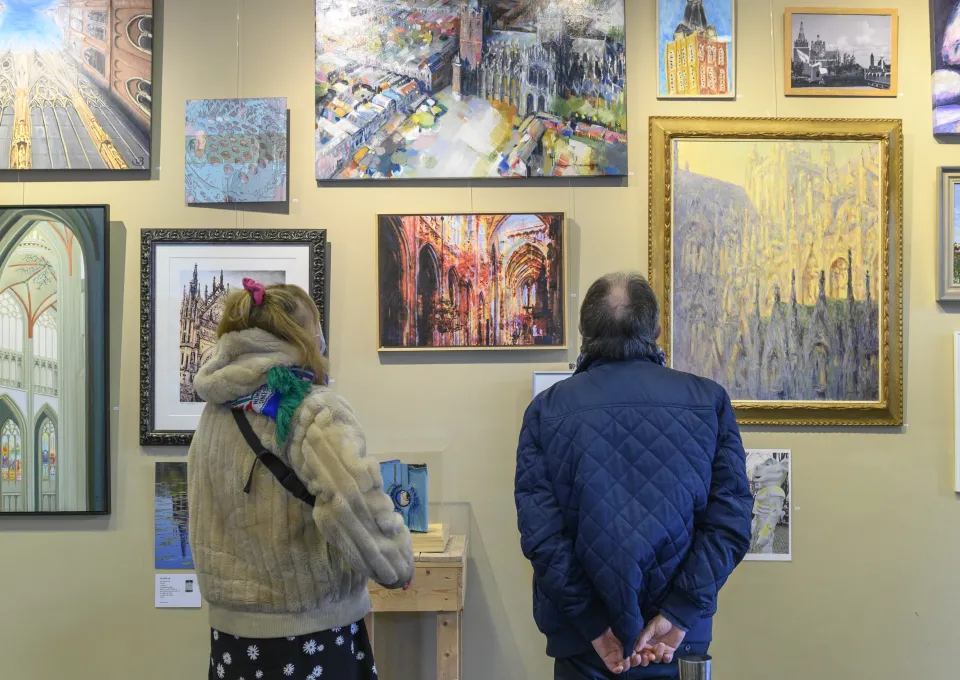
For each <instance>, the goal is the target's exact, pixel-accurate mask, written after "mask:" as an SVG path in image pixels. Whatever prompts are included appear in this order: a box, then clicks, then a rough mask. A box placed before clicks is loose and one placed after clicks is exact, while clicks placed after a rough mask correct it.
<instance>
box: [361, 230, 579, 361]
mask: <svg viewBox="0 0 960 680" xmlns="http://www.w3.org/2000/svg"><path fill="white" fill-rule="evenodd" d="M377 232H378V235H377V238H378V246H377V259H378V267H377V269H378V278H379V281H378V291H379V299H378V305H379V333H378V334H379V349H380V351H402V350H428V349H433V350H440V349H443V350H456V349H460V350H464V349H473V350H478V349H566V329H565V321H566V316H565V314H564V296H565V290H566V286H565V276H564V271H565V263H566V260H565V257H564V253H565V238H564V216H563V213H536V214H534V213H529V214H516V213H509V214H506V213H504V214H489V213H486V214H449V215H380V216H379V217H378V219H377Z"/></svg>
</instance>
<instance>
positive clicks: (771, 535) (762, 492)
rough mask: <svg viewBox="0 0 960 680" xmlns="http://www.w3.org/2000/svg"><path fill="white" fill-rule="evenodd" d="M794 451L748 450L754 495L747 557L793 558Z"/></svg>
mask: <svg viewBox="0 0 960 680" xmlns="http://www.w3.org/2000/svg"><path fill="white" fill-rule="evenodd" d="M790 472H791V468H790V452H789V451H787V450H770V449H764V450H760V449H755V450H749V449H748V450H747V478H748V479H749V480H750V493H751V494H752V495H753V521H752V523H751V525H750V551H749V552H748V553H747V557H746V559H747V560H753V561H757V562H790V561H791V560H792V559H793V552H792V544H793V540H792V539H793V536H792V533H791V530H790V486H791V479H792V477H791V474H790Z"/></svg>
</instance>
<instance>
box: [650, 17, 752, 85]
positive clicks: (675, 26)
mask: <svg viewBox="0 0 960 680" xmlns="http://www.w3.org/2000/svg"><path fill="white" fill-rule="evenodd" d="M733 27H734V0H657V31H658V50H659V69H658V70H659V76H658V80H659V82H658V86H657V88H658V92H657V94H658V96H659V97H660V98H661V99H669V98H679V99H684V98H686V99H712V98H717V99H724V98H726V99H731V98H733V97H735V96H736V78H735V74H734V64H735V61H736V52H735V45H734V38H733Z"/></svg>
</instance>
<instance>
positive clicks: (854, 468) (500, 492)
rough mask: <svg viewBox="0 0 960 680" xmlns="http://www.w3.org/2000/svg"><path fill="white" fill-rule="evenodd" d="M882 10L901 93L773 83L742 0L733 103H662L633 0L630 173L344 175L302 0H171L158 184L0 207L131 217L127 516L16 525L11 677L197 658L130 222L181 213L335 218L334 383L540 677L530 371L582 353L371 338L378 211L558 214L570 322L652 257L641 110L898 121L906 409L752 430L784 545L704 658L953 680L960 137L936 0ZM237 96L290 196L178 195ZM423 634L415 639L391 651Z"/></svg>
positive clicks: (161, 6)
mask: <svg viewBox="0 0 960 680" xmlns="http://www.w3.org/2000/svg"><path fill="white" fill-rule="evenodd" d="M823 4H835V3H823ZM883 4H884V5H885V6H895V7H898V8H899V10H900V90H901V92H900V96H898V97H897V98H895V99H869V100H868V99H814V98H789V99H787V98H785V97H784V96H783V94H782V92H783V75H782V73H783V64H782V60H783V49H782V39H783V36H782V33H783V27H782V24H783V21H782V18H783V9H784V7H785V3H784V2H782V0H776V1H773V0H740V2H739V8H738V9H739V11H738V14H739V16H738V21H737V37H738V44H737V58H738V83H737V90H738V96H737V99H736V101H732V102H709V103H703V102H682V101H658V100H657V99H656V96H655V95H656V57H657V55H656V49H655V47H654V46H655V29H654V1H653V0H626V5H627V43H628V78H629V121H630V133H629V134H630V156H629V161H630V170H631V176H630V177H628V178H627V179H626V180H624V181H623V182H619V181H614V182H611V181H601V182H590V181H579V182H575V183H568V182H529V183H528V182H516V183H513V184H504V183H500V184H495V185H491V184H489V183H481V182H475V183H472V184H471V183H466V182H453V183H439V184H406V185H399V184H376V185H372V184H364V185H363V186H360V185H351V186H337V187H335V188H333V187H330V186H323V187H317V185H316V183H315V181H314V179H313V177H314V168H313V128H314V123H313V107H312V97H313V94H312V93H313V88H312V78H313V73H312V71H313V59H314V56H313V50H314V36H313V2H312V0H283V2H269V3H268V2H262V1H261V0H203V1H202V2H200V1H197V0H167V1H166V2H160V0H158V6H157V17H158V20H157V25H158V26H159V31H160V35H159V40H158V43H159V44H160V45H161V46H162V53H161V52H160V50H158V53H157V55H156V57H155V58H156V59H157V61H158V63H159V64H160V71H159V78H158V81H157V82H158V83H159V85H158V86H155V99H154V110H155V112H156V113H155V115H156V118H155V122H154V130H155V132H154V145H155V146H154V148H155V158H154V166H155V167H154V172H153V175H154V178H153V179H152V180H151V181H131V182H126V181H91V182H85V181H80V182H76V181H71V182H66V181H30V182H22V183H21V182H18V181H5V182H0V204H4V205H6V204H21V203H27V204H38V203H39V204H42V203H108V204H110V206H111V213H112V218H113V220H115V221H116V222H117V224H115V225H114V231H113V238H114V241H113V243H114V246H115V250H114V252H113V258H112V259H113V265H114V269H113V271H112V275H113V278H112V288H113V289H112V295H113V306H112V308H111V310H110V312H111V323H112V333H111V336H112V338H113V339H114V342H115V345H114V352H113V355H114V365H113V366H112V375H111V383H112V385H113V387H112V401H111V404H113V405H115V408H114V411H113V412H112V428H113V431H112V434H113V442H114V443H113V446H114V451H113V462H114V468H113V476H112V484H113V510H114V512H113V514H112V516H111V517H109V518H103V519H97V518H94V519H79V520H75V519H56V520H50V519H29V520H27V519H22V520H21V519H18V520H5V521H4V522H3V524H2V536H0V556H2V559H0V565H2V567H0V574H2V576H0V584H2V585H0V640H3V649H4V654H3V657H2V659H0V677H3V678H11V679H13V678H16V679H21V678H22V679H25V680H26V679H30V680H47V679H52V678H62V677H71V678H79V679H81V680H92V679H93V678H97V679H98V680H99V679H103V680H121V679H126V678H130V677H136V678H142V679H143V680H167V679H168V678H184V679H188V678H200V677H203V675H204V674H205V673H206V670H205V669H206V664H207V656H206V655H207V652H208V629H207V627H206V612H205V611H164V610H155V609H154V608H153V573H154V572H153V561H152V560H153V554H152V548H153V535H152V534H153V475H154V463H155V462H156V461H157V460H171V459H177V457H178V455H179V454H180V453H182V454H184V455H185V451H183V452H178V451H172V450H169V449H167V450H163V449H142V448H141V447H140V446H139V445H138V443H137V442H138V439H137V404H138V398H139V380H138V376H139V361H140V357H139V328H140V321H139V318H140V309H139V275H140V270H139V245H140V238H139V232H140V230H142V229H151V228H179V227H206V228H234V227H241V228H253V227H261V228H324V229H327V230H328V238H329V241H330V243H331V253H332V267H331V270H332V278H331V282H330V291H331V296H332V297H331V320H330V327H331V338H330V346H331V348H332V374H333V377H334V379H335V380H336V383H335V387H336V388H337V389H338V390H339V391H340V392H341V393H342V394H343V395H344V396H346V397H347V398H348V399H349V400H350V401H351V402H352V403H353V404H354V406H355V407H356V409H357V411H358V413H359V415H360V417H361V420H362V422H363V423H364V425H365V427H366V430H367V434H368V438H369V450H370V451H371V452H372V453H374V454H375V455H378V456H382V457H388V456H389V457H397V456H412V455H414V454H416V455H419V456H420V457H423V458H425V459H427V460H428V461H429V462H431V464H432V465H433V466H434V467H432V469H433V470H435V472H434V476H435V477H439V480H438V479H436V478H435V479H433V480H432V484H433V485H435V486H438V488H439V495H440V496H441V497H442V500H444V501H446V502H447V503H449V504H451V505H450V508H449V511H450V512H451V513H452V516H453V517H454V521H455V523H456V524H457V525H459V526H458V527H456V528H459V529H461V530H466V531H467V532H468V533H469V538H470V560H469V567H468V568H469V576H468V592H467V602H466V611H465V618H464V628H463V632H464V678H465V680H486V679H489V678H496V679H497V680H513V679H517V680H520V679H528V678H529V679H531V680H533V679H540V678H545V677H548V676H549V674H550V663H549V661H548V660H547V659H546V658H545V656H544V651H543V650H544V640H543V638H542V637H541V636H540V635H539V633H538V632H537V630H536V628H535V626H534V623H533V620H532V617H531V604H530V577H531V570H530V567H529V565H528V564H527V562H526V561H525V560H524V558H523V556H522V555H521V553H520V549H519V537H518V533H517V530H516V513H515V510H514V505H513V496H512V487H513V474H514V453H515V444H516V436H517V433H518V429H519V425H520V419H521V416H522V412H523V409H524V407H525V406H526V404H527V403H528V401H529V398H530V392H531V374H532V372H533V371H534V370H544V369H561V368H565V367H566V364H567V362H568V361H571V360H573V358H574V357H575V354H576V352H575V350H574V349H571V350H570V351H567V352H565V351H560V352H538V351H535V352H521V353H510V352H497V353H448V354H444V353H437V352H434V353H429V352H428V353H419V354H418V353H413V354H403V355H389V356H387V355H384V356H378V353H377V350H376V346H377V345H376V342H377V339H376V322H377V316H376V308H375V304H376V290H375V280H376V264H375V263H376V254H375V248H376V240H375V233H374V217H375V215H376V214H377V213H378V212H384V213H387V212H392V213H403V212H421V213H429V212H456V211H460V212H464V211H497V212H508V211H522V212H527V211H561V210H562V211H565V212H566V213H567V215H568V218H569V225H570V238H569V243H570V251H569V252H570V259H569V271H568V281H569V291H568V292H569V294H570V298H569V310H570V312H571V315H572V314H573V312H574V310H575V309H576V308H577V305H578V300H579V294H580V293H581V292H582V291H585V290H586V287H587V286H588V285H589V284H590V282H591V281H593V280H594V279H595V278H596V277H597V276H599V275H601V274H603V273H605V272H607V271H610V270H613V269H641V270H645V269H646V265H647V250H646V249H647V209H648V206H647V118H648V116H651V115H684V116H696V115H713V116H780V117H787V116H795V117H888V118H902V119H903V121H904V132H905V150H906V157H905V181H904V192H905V197H904V198H905V201H904V207H905V210H904V214H905V220H904V222H905V225H904V228H905V237H904V244H905V257H904V265H905V268H904V273H905V281H904V294H905V300H906V305H905V314H904V333H905V364H906V423H907V425H906V426H905V427H903V428H902V429H900V430H897V431H887V430H882V431H880V430H871V429H862V430H851V429H833V430H831V429H824V430H803V431H793V430H775V429H766V430H756V429H747V430H746V431H745V433H744V440H745V443H746V444H747V445H748V446H749V447H754V448H773V447H778V448H779V447H783V448H789V449H792V451H793V458H794V460H793V480H792V488H793V493H794V498H793V509H792V512H791V517H792V522H793V526H794V545H793V556H794V561H793V562H792V563H789V564H770V563H750V564H745V565H744V566H742V567H741V568H740V569H738V570H737V572H736V573H735V574H734V575H733V577H732V578H731V580H730V582H729V584H728V585H727V587H726V588H725V590H724V591H723V594H722V596H721V601H720V614H719V616H718V618H717V620H716V643H715V646H714V650H713V651H714V654H715V659H716V662H715V663H716V666H717V672H718V673H720V674H721V675H722V676H725V677H729V678H732V677H737V678H741V679H743V680H759V679H760V678H764V677H768V676H769V675H770V674H771V673H776V674H777V676H778V677H780V678H784V679H785V680H800V679H801V678H806V677H810V675H811V674H812V673H817V674H820V675H823V676H824V677H830V678H834V677H837V678H839V677H856V678H860V677H873V678H877V679H878V680H894V679H895V678H901V677H905V676H906V675H908V674H909V675H910V676H912V677H926V678H948V677H953V675H954V671H953V670H952V669H953V668H954V667H955V666H956V664H957V663H960V645H958V644H957V642H958V638H960V626H958V625H957V614H956V612H957V611H958V610H960V588H958V586H957V585H956V583H955V581H956V579H955V578H954V575H955V573H956V565H957V563H958V560H960V507H958V501H957V498H956V496H955V494H954V492H953V481H952V480H953V458H952V453H951V451H952V446H953V410H952V409H953V396H952V395H953V391H952V388H953V377H952V376H953V370H952V369H953V360H952V339H953V335H952V332H953V331H954V330H957V329H960V316H958V315H957V314H950V313H948V312H947V311H944V310H942V309H941V308H939V307H938V306H937V304H936V303H935V298H936V290H935V285H936V277H935V271H936V239H937V182H936V168H937V166H939V165H951V164H958V163H960V150H958V149H960V147H956V146H950V145H941V144H938V143H937V142H935V141H934V139H933V137H932V134H931V112H930V104H929V101H930V97H929V87H930V85H929V83H930V50H929V40H930V39H929V18H928V11H927V7H926V4H927V3H926V2H923V1H922V0H899V1H897V2H886V3H883ZM844 6H863V7H868V6H870V5H869V4H868V3H865V2H862V1H860V0H848V1H847V2H846V3H845V5H844ZM235 96H241V97H287V98H288V104H289V108H290V110H291V127H290V134H291V154H290V161H291V166H290V187H291V189H290V205H289V214H273V213H262V212H252V211H248V212H241V211H234V210H231V209H212V208H192V207H187V206H185V205H184V202H183V195H184V194H183V142H182V138H183V132H184V106H185V102H186V100H187V99H192V98H215V97H235ZM9 179H16V178H9ZM31 179H33V178H32V177H31ZM53 179H57V180H59V179H61V178H60V177H54V178H53ZM98 179H99V178H98ZM654 181H658V178H654ZM571 330H573V329H572V328H571ZM431 495H432V498H435V497H436V495H437V494H435V493H432V494H431ZM378 636H379V638H380V639H379V640H378V653H379V652H380V651H381V648H383V649H382V651H383V657H384V659H385V663H383V664H379V665H380V670H381V674H382V677H384V678H396V679H398V680H406V679H408V678H413V677H417V675H418V672H417V671H418V670H422V671H423V677H426V678H431V677H432V675H431V674H430V672H431V671H430V668H431V663H430V658H431V656H432V654H433V646H432V639H433V638H432V632H431V629H430V628H429V624H418V623H417V622H416V621H414V620H412V619H409V618H407V619H402V620H399V621H397V622H395V625H392V626H384V627H381V628H378ZM411 644H412V645H415V648H414V649H413V650H407V651H406V658H404V652H403V651H402V648H403V647H407V646H409V645H411ZM416 645H419V646H418V647H417V646H416ZM421 651H422V654H417V652H421ZM411 652H412V654H411ZM418 656H420V657H422V658H421V659H418V658H417V657H418ZM417 666H421V668H420V669H418V668H417Z"/></svg>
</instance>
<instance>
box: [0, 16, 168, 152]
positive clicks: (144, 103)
mask: <svg viewBox="0 0 960 680" xmlns="http://www.w3.org/2000/svg"><path fill="white" fill-rule="evenodd" d="M118 5H119V6H118ZM0 14H2V17H0V53H2V54H3V55H4V58H3V59H0V105H2V106H3V110H4V111H5V112H6V115H4V116H3V117H2V118H0V169H9V170H17V171H28V170H147V169H149V168H150V125H151V120H152V110H153V36H154V29H153V0H124V2H121V3H118V2H112V1H110V0H6V1H5V2H3V3H0Z"/></svg>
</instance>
